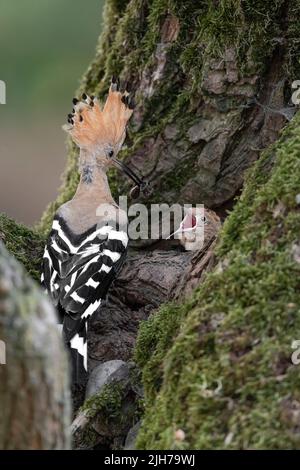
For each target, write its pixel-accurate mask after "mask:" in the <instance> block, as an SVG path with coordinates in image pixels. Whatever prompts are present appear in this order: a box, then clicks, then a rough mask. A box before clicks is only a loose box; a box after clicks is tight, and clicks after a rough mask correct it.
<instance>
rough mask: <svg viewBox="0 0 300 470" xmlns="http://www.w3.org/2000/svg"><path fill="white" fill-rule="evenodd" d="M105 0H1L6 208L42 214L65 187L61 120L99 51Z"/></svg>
mask: <svg viewBox="0 0 300 470" xmlns="http://www.w3.org/2000/svg"><path fill="white" fill-rule="evenodd" d="M103 4H104V0H88V1H85V2H84V1H83V0H21V1H20V0H0V80H3V81H5V83H6V104H5V105H0V159H1V165H0V211H3V212H6V213H7V214H8V215H10V216H11V217H14V218H15V219H17V220H18V221H21V222H25V223H27V224H32V223H33V222H35V221H37V220H38V219H39V217H40V216H41V213H42V211H43V209H44V208H45V206H46V205H47V203H48V202H50V201H51V200H53V199H54V198H55V196H56V194H57V189H58V187H59V186H60V175H61V173H62V171H63V168H64V165H65V160H66V149H65V140H66V135H65V133H64V132H63V131H62V129H61V126H62V124H63V123H64V122H65V121H66V115H67V113H69V112H70V111H71V109H72V103H71V100H72V98H73V96H74V91H75V90H76V89H77V87H78V84H79V80H80V78H81V76H82V74H83V73H84V71H85V70H86V68H87V66H88V64H89V62H90V61H91V59H92V58H93V56H94V52H95V47H96V44H97V39H98V36H99V33H100V31H101V27H102V9H103Z"/></svg>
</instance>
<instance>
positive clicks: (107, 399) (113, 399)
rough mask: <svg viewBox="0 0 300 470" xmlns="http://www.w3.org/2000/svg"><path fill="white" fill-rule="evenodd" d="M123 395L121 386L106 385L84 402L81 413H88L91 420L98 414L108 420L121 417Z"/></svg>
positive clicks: (117, 384) (116, 384)
mask: <svg viewBox="0 0 300 470" xmlns="http://www.w3.org/2000/svg"><path fill="white" fill-rule="evenodd" d="M123 395H124V390H123V387H122V386H121V384H119V383H112V384H107V385H104V387H103V388H102V389H101V391H100V392H99V393H97V394H96V395H93V396H91V397H90V398H88V399H87V400H86V401H85V402H84V404H83V406H82V407H81V409H80V411H84V412H86V413H87V416H88V417H89V418H94V417H95V416H96V415H97V414H98V413H101V414H103V416H104V417H105V418H106V419H112V418H116V417H118V416H119V415H120V411H121V407H122V400H123V398H124V397H123ZM105 418H104V419H105Z"/></svg>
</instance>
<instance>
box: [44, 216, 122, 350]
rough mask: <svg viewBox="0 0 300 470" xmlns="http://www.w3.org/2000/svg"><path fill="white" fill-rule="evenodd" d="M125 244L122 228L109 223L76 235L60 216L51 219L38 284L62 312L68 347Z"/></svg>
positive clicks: (113, 272)
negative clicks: (50, 228) (40, 283)
mask: <svg viewBox="0 0 300 470" xmlns="http://www.w3.org/2000/svg"><path fill="white" fill-rule="evenodd" d="M127 244H128V236H127V233H126V231H124V230H120V229H116V228H114V227H113V225H110V224H109V223H107V224H106V225H103V226H102V227H99V226H95V227H93V228H92V229H91V230H89V231H88V232H86V233H85V234H83V235H81V236H80V237H78V236H74V235H73V234H72V233H71V232H70V230H69V229H68V227H67V226H66V224H65V223H64V221H63V220H62V219H59V218H56V219H54V221H53V225H52V230H51V233H50V236H49V238H48V242H47V245H46V247H45V252H44V258H43V274H42V283H43V284H44V286H45V288H46V290H47V292H48V293H49V295H50V296H51V298H52V299H53V302H54V304H55V305H56V306H58V307H61V308H62V309H63V310H64V312H65V318H64V333H65V336H66V340H67V341H71V347H72V340H73V343H74V341H75V342H76V339H75V338H74V337H75V335H76V334H77V333H79V332H80V331H82V329H83V325H84V324H86V320H87V319H88V318H89V317H90V316H91V315H92V314H93V313H94V312H95V311H96V310H97V309H98V308H99V307H100V305H101V301H102V300H103V299H104V298H105V296H106V294H107V291H108V288H109V286H110V284H111V283H112V281H113V279H114V278H115V276H116V274H117V273H118V271H119V269H120V268H121V266H122V264H123V262H124V259H125V256H126V250H127Z"/></svg>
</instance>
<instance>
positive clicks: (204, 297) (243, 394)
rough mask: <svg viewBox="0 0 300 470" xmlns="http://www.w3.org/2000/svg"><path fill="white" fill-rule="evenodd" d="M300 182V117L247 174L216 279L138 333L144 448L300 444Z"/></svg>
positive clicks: (211, 277) (225, 237) (140, 443)
mask: <svg viewBox="0 0 300 470" xmlns="http://www.w3.org/2000/svg"><path fill="white" fill-rule="evenodd" d="M299 174H300V114H299V113H298V114H297V115H296V117H295V118H294V119H293V121H292V122H291V123H290V124H289V126H288V127H287V128H286V129H285V130H284V132H283V133H282V136H281V138H280V139H279V141H278V142H277V143H276V144H275V145H273V146H271V147H270V148H269V149H268V150H267V151H265V152H263V154H262V155H261V158H260V159H259V160H258V161H257V163H256V164H255V165H254V167H253V168H252V170H251V171H250V173H249V174H248V175H247V178H246V184H245V188H244V191H243V193H242V196H241V198H240V199H239V201H238V202H237V204H236V206H235V208H234V210H233V211H232V213H231V214H230V216H229V217H228V218H227V220H226V223H225V225H224V228H223V230H222V233H221V236H220V239H219V244H218V249H217V256H218V259H219V263H218V265H217V268H216V269H215V271H214V272H212V273H211V274H209V275H208V276H207V278H206V280H205V281H204V283H203V284H202V286H200V287H199V288H198V289H197V290H196V291H195V293H194V295H193V296H192V298H191V299H189V300H188V301H187V302H186V303H183V304H182V305H176V306H175V305H167V306H164V307H163V308H162V309H161V310H160V311H159V313H158V314H156V315H154V316H152V317H151V318H150V319H149V320H148V321H146V322H145V323H144V324H142V326H141V328H140V332H139V337H138V341H137V347H136V352H135V359H136V361H137V363H138V364H139V366H140V367H141V368H142V375H143V383H144V387H145V403H146V410H145V416H144V420H143V426H142V428H141V430H140V433H139V436H138V442H137V446H138V448H139V449H178V448H182V449H221V448H228V449H299V448H300V433H299V424H300V423H299V410H300V375H299V367H300V366H298V367H297V366H295V365H293V364H292V362H291V354H292V352H293V350H292V348H291V344H292V342H293V340H295V339H299V335H300V255H299V253H300V242H299V234H300V206H299V193H300V184H299ZM297 195H298V196H297ZM178 429H181V430H182V431H183V432H184V434H183V433H177V434H176V430H178ZM183 436H184V439H183V438H182V437H183Z"/></svg>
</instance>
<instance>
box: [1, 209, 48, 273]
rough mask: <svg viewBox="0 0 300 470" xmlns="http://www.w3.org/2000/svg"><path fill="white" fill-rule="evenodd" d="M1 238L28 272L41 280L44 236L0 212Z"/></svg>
mask: <svg viewBox="0 0 300 470" xmlns="http://www.w3.org/2000/svg"><path fill="white" fill-rule="evenodd" d="M0 239H1V240H2V241H3V242H4V244H5V245H6V248H7V249H8V250H9V251H10V253H11V254H13V255H14V256H15V257H16V259H17V260H18V261H20V262H21V263H22V264H23V265H24V266H25V268H26V270H27V271H28V273H29V274H30V275H31V276H32V277H33V278H34V279H36V280H37V281H39V279H40V268H41V259H42V253H43V249H44V243H45V240H44V238H43V237H42V236H41V235H40V234H39V233H37V232H35V231H34V230H31V229H30V228H27V227H25V225H22V224H18V223H17V222H15V221H14V220H12V219H10V218H9V217H7V216H6V215H5V214H0Z"/></svg>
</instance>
